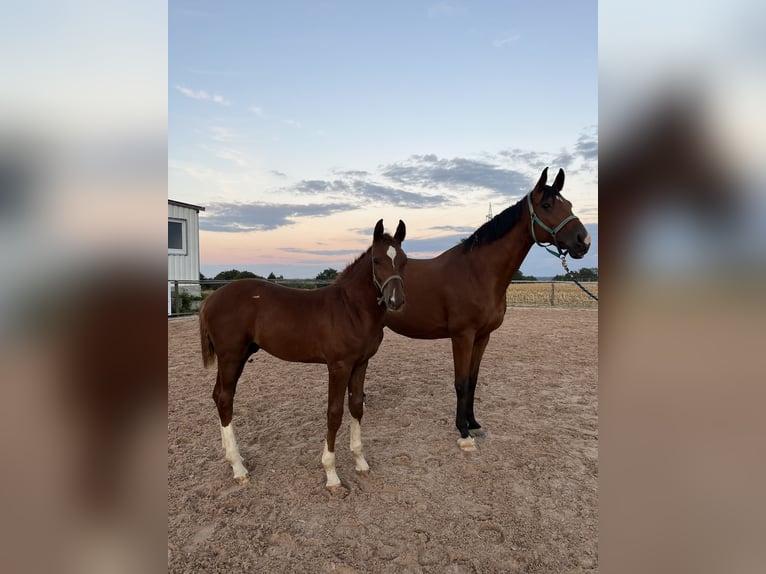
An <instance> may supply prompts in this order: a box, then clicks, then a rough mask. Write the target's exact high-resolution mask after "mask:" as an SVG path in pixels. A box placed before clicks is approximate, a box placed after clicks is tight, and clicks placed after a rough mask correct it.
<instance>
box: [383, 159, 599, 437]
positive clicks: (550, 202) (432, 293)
mask: <svg viewBox="0 0 766 574" xmlns="http://www.w3.org/2000/svg"><path fill="white" fill-rule="evenodd" d="M547 181H548V168H547V167H546V168H545V169H544V170H543V172H542V174H541V175H540V179H539V180H538V182H537V184H536V185H535V187H534V188H533V189H532V191H530V192H529V193H528V194H527V195H525V196H524V197H523V198H522V199H520V200H519V201H518V202H517V203H516V204H515V205H512V206H511V207H509V208H507V209H505V210H504V211H502V212H501V213H499V214H498V215H496V216H495V217H494V218H493V219H491V220H489V221H488V222H486V223H485V224H484V225H482V226H481V227H479V228H478V229H477V230H476V231H474V232H473V234H472V235H471V236H469V237H468V238H467V239H466V240H464V241H463V242H462V243H460V244H458V245H455V246H454V247H452V248H451V249H449V250H447V251H445V252H444V253H442V254H440V255H438V256H437V257H435V258H433V259H410V260H409V263H408V266H407V271H406V274H405V275H404V277H405V281H406V283H407V301H408V304H407V307H405V308H404V309H402V310H401V311H400V312H399V313H395V314H394V313H387V314H386V317H385V322H386V326H387V327H388V328H390V329H391V330H393V331H395V332H397V333H399V334H401V335H405V336H407V337H411V338H414V339H444V338H450V339H452V359H453V363H454V370H455V393H456V395H457V408H456V415H455V426H456V427H457V429H458V431H460V438H459V439H458V446H459V447H460V448H461V449H463V450H466V451H471V450H475V449H476V446H475V443H474V439H473V436H471V432H469V431H472V432H473V434H475V435H477V436H482V435H483V433H484V431H483V430H481V425H480V424H479V423H478V422H477V421H476V417H475V416H474V407H473V403H474V394H475V391H476V383H477V380H478V376H479V365H480V364H481V359H482V356H483V355H484V350H485V349H486V347H487V343H489V337H490V334H491V333H492V331H494V330H495V329H497V328H498V327H500V325H501V324H502V323H503V319H504V318H505V310H506V300H505V293H506V290H507V289H508V285H509V284H510V282H511V279H512V278H513V274H514V273H515V272H516V271H517V270H518V269H519V267H520V266H521V263H522V261H523V260H524V258H525V257H526V256H527V253H529V250H530V249H531V248H532V246H533V245H534V244H535V243H537V244H539V245H542V246H543V247H546V246H545V245H544V244H545V243H547V244H552V245H553V246H555V247H556V248H557V249H558V250H559V253H560V254H565V253H567V252H568V253H569V255H571V256H572V257H573V258H575V259H580V258H582V257H583V256H584V255H585V254H586V253H587V252H588V249H589V247H590V242H591V239H590V235H589V234H588V232H587V231H586V229H585V227H584V226H583V224H582V223H581V222H580V220H579V219H578V218H577V217H575V216H574V215H573V214H572V204H571V203H570V202H569V201H568V200H566V199H564V198H563V197H562V196H561V189H562V188H563V187H564V170H562V169H560V170H559V172H558V174H557V175H556V179H555V180H554V182H553V185H552V186H549V185H547ZM546 249H548V247H546Z"/></svg>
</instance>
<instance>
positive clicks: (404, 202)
mask: <svg viewBox="0 0 766 574" xmlns="http://www.w3.org/2000/svg"><path fill="white" fill-rule="evenodd" d="M290 191H292V192H293V193H299V194H304V195H327V194H336V195H339V196H342V197H343V198H345V199H348V200H353V201H356V202H357V203H358V204H359V205H365V204H367V203H382V204H385V205H395V206H397V207H412V208H422V207H435V206H439V205H444V204H446V203H449V201H450V199H449V198H448V197H447V196H445V195H438V194H437V195H426V194H423V193H416V192H412V191H406V190H403V189H399V188H396V187H391V186H387V185H380V184H377V183H373V182H370V181H366V180H363V179H351V180H343V179H335V180H332V181H329V180H321V179H312V180H303V181H300V182H299V183H297V184H296V185H295V186H294V187H293V188H292V189H291V190H290Z"/></svg>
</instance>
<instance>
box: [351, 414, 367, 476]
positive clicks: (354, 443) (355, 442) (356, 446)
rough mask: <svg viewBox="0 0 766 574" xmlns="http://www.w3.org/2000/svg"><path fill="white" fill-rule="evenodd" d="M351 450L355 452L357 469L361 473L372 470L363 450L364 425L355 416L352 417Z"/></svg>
mask: <svg viewBox="0 0 766 574" xmlns="http://www.w3.org/2000/svg"><path fill="white" fill-rule="evenodd" d="M350 434H351V441H350V443H351V452H352V453H354V461H355V462H356V471H357V472H359V473H367V472H369V471H370V465H369V464H367V461H366V460H365V459H364V453H363V452H362V425H361V424H360V423H359V421H358V420H356V419H355V418H354V417H351V433H350Z"/></svg>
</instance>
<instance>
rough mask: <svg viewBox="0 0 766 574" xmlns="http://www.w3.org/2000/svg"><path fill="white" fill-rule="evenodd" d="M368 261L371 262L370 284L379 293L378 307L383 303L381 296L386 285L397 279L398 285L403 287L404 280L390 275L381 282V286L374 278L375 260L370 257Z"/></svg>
mask: <svg viewBox="0 0 766 574" xmlns="http://www.w3.org/2000/svg"><path fill="white" fill-rule="evenodd" d="M370 255H372V252H370ZM370 260H371V261H372V282H373V283H375V286H376V287H377V288H378V291H380V297H378V305H380V304H381V303H383V302H384V300H385V298H384V296H383V289H384V288H385V287H386V285H388V283H389V282H390V281H392V280H393V279H398V280H399V283H401V284H402V286H404V280H403V279H402V278H401V277H400V276H399V275H391V276H390V277H388V278H387V279H386V280H385V281H383V284H382V285H381V283H380V281H378V278H377V277H375V259H373V258H372V257H370Z"/></svg>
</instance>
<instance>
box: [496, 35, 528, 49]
mask: <svg viewBox="0 0 766 574" xmlns="http://www.w3.org/2000/svg"><path fill="white" fill-rule="evenodd" d="M520 38H521V36H519V35H518V34H511V35H509V36H505V37H503V38H498V39H496V40H494V41H493V42H492V45H493V46H494V47H495V48H502V47H503V46H507V45H508V44H513V43H514V42H518V41H519V39H520Z"/></svg>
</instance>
